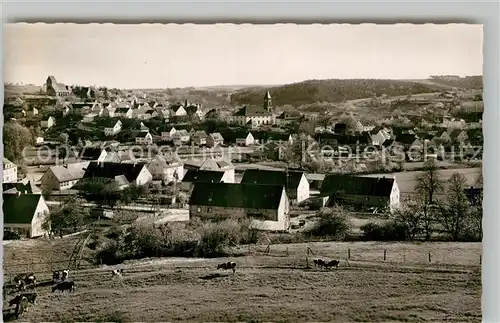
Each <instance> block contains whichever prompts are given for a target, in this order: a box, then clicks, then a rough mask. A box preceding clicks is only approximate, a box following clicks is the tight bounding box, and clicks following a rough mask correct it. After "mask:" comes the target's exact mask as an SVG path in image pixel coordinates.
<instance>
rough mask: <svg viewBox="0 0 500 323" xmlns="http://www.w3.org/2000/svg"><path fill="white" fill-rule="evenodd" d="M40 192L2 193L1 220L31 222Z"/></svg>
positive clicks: (40, 196)
mask: <svg viewBox="0 0 500 323" xmlns="http://www.w3.org/2000/svg"><path fill="white" fill-rule="evenodd" d="M41 198H42V195H41V194H21V195H19V196H18V195H17V194H3V207H2V210H3V222H4V223H31V221H32V220H33V216H34V215H35V211H36V207H37V206H38V202H39V201H40V199H41Z"/></svg>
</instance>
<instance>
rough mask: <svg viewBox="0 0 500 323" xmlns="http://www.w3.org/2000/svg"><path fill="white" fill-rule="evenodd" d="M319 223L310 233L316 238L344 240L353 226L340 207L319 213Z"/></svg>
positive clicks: (322, 210) (326, 209) (324, 209)
mask: <svg viewBox="0 0 500 323" xmlns="http://www.w3.org/2000/svg"><path fill="white" fill-rule="evenodd" d="M318 216H319V220H318V222H317V223H316V224H315V225H314V226H313V227H312V228H311V229H310V230H309V231H308V233H310V234H312V235H314V236H317V237H318V236H327V237H331V238H334V239H336V240H342V239H344V238H345V237H346V236H347V235H349V233H350V232H351V227H352V224H351V222H350V220H349V219H348V218H347V216H346V214H345V212H344V210H343V209H342V208H340V207H335V208H323V209H321V210H320V211H319V212H318Z"/></svg>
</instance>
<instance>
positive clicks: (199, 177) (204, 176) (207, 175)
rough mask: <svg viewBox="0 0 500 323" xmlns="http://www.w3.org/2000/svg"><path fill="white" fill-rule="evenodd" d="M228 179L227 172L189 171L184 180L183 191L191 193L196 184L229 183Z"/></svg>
mask: <svg viewBox="0 0 500 323" xmlns="http://www.w3.org/2000/svg"><path fill="white" fill-rule="evenodd" d="M227 179H228V174H227V172H225V171H219V170H193V169H189V170H187V171H186V174H184V177H183V178H182V183H181V189H183V190H185V191H190V190H191V189H192V188H193V187H194V185H195V184H196V183H227Z"/></svg>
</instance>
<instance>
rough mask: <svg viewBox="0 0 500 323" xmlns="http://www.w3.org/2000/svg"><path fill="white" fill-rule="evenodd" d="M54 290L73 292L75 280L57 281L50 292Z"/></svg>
mask: <svg viewBox="0 0 500 323" xmlns="http://www.w3.org/2000/svg"><path fill="white" fill-rule="evenodd" d="M56 290H60V291H61V292H64V291H68V292H73V291H75V282H73V281H63V282H62V283H59V284H57V285H55V286H54V287H52V293H53V292H55V291H56Z"/></svg>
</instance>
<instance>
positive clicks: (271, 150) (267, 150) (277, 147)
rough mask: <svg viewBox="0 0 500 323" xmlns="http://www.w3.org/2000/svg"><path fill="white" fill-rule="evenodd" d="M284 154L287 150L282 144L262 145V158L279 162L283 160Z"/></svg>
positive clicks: (273, 142) (270, 143) (272, 142)
mask: <svg viewBox="0 0 500 323" xmlns="http://www.w3.org/2000/svg"><path fill="white" fill-rule="evenodd" d="M286 152H287V148H286V147H285V146H284V145H283V144H281V143H277V142H275V141H271V142H269V143H266V144H265V145H264V151H263V155H262V156H263V157H266V158H267V159H270V160H275V161H279V160H284V159H285V156H286Z"/></svg>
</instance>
